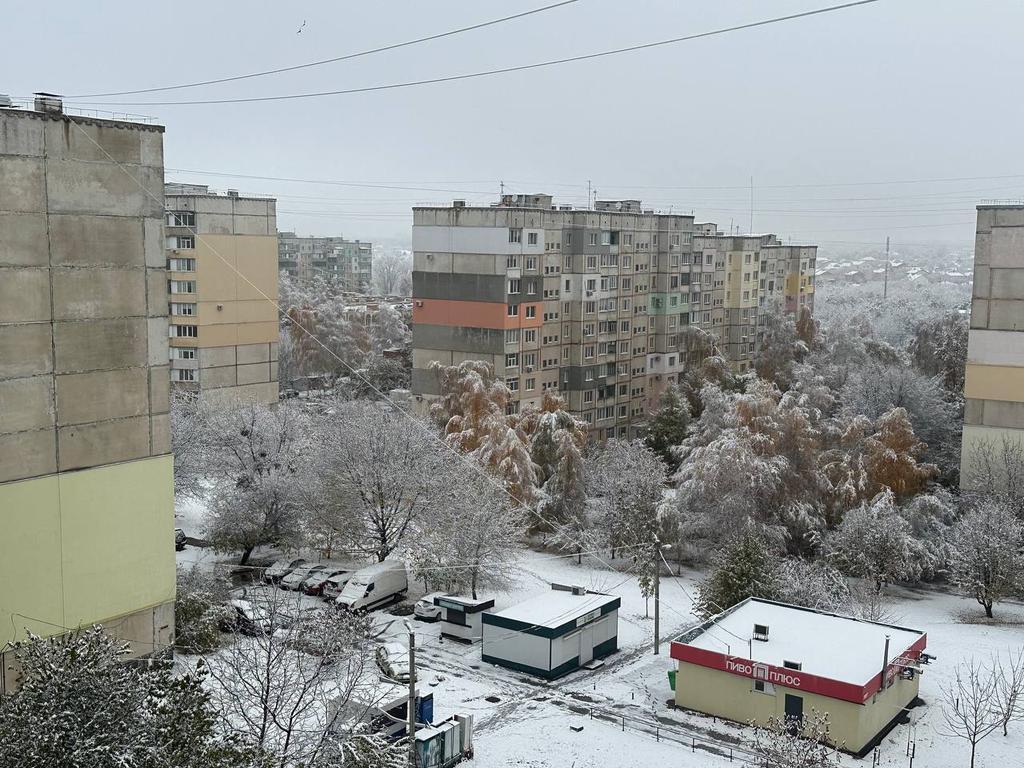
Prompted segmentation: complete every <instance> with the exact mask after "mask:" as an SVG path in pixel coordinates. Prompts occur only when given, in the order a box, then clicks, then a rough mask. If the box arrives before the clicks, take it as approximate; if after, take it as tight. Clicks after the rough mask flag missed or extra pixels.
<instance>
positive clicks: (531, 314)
mask: <svg viewBox="0 0 1024 768" xmlns="http://www.w3.org/2000/svg"><path fill="white" fill-rule="evenodd" d="M535 317H537V307H535V306H534V305H532V304H531V305H529V306H528V307H527V308H526V319H527V320H532V319H533V318H535Z"/></svg>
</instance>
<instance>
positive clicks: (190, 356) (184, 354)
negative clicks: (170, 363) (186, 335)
mask: <svg viewBox="0 0 1024 768" xmlns="http://www.w3.org/2000/svg"><path fill="white" fill-rule="evenodd" d="M169 357H170V359H171V360H195V359H196V348H195V347H170V355H169Z"/></svg>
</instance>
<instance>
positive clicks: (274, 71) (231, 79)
mask: <svg viewBox="0 0 1024 768" xmlns="http://www.w3.org/2000/svg"><path fill="white" fill-rule="evenodd" d="M577 2H579V0H563V2H560V3H553V4H552V5H545V6H544V7H542V8H534V9H533V10H530V11H523V12H522V13H516V14H513V15H512V16H503V17H502V18H500V19H492V20H491V21H484V22H481V23H479V24H473V25H471V26H468V27H459V28H458V29H452V30H449V31H447V32H441V33H438V34H436V35H428V36H427V37H420V38H417V39H415V40H406V41H405V42H403V43H392V44H391V45H383V46H380V47H379V48H371V49H369V50H366V51H359V52H358V53H348V54H345V55H344V56H335V57H334V58H331V59H320V60H319V61H310V62H308V63H306V64H295V65H293V66H290V67H280V68H278V69H268V70H264V71H262V72H251V73H249V74H246V75H234V76H232V77H220V78H217V79H214V80H199V81H196V82H194V83H182V84H181V85H164V86H160V87H158V88H142V89H139V90H137V91H111V92H108V93H83V94H79V95H77V96H68V98H69V99H94V98H100V97H103V96H131V95H133V94H136V93H156V92H158V91H177V90H181V89H183V88H198V87H200V86H204V85H216V84H217V83H231V82H235V81H238V80H249V79H252V78H254V77H266V76H267V75H279V74H281V73H282V72H294V71H295V70H298V69H309V68H310V67H319V66H322V65H324V64H334V63H335V62H338V61H348V60H349V59H358V58H360V57H362V56H370V55H372V54H374V53H383V52H384V51H393V50H395V49H397V48H405V47H407V46H410V45H419V44H420V43H426V42H429V41H431V40H440V39H441V38H443V37H452V36H454V35H460V34H462V33H463V32H472V31H473V30H476V29H483V28H484V27H492V26H494V25H496V24H503V23H504V22H506V21H513V20H515V19H521V18H523V17H524V16H532V15H533V14H535V13H543V12H544V11H550V10H552V9H553V8H560V7H561V6H563V5H572V4H573V3H577Z"/></svg>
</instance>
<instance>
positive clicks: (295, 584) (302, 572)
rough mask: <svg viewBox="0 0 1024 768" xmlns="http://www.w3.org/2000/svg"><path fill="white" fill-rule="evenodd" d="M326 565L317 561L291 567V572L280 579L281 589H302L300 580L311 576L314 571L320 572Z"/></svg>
mask: <svg viewBox="0 0 1024 768" xmlns="http://www.w3.org/2000/svg"><path fill="white" fill-rule="evenodd" d="M326 570H327V566H326V565H321V564H319V563H304V564H303V565H300V566H298V567H297V568H295V569H293V570H292V572H291V573H289V574H287V575H286V576H285V577H284V578H283V579H281V584H280V586H281V589H298V590H301V589H302V582H304V581H305V580H306V579H308V578H309V577H310V576H312V575H313V574H314V573H321V572H322V571H326Z"/></svg>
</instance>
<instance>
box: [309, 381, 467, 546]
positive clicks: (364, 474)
mask: <svg viewBox="0 0 1024 768" xmlns="http://www.w3.org/2000/svg"><path fill="white" fill-rule="evenodd" d="M334 410H335V413H334V417H333V422H332V424H331V426H330V427H329V436H328V445H327V450H326V451H325V452H324V454H323V462H322V466H321V468H320V475H321V477H322V478H323V479H324V482H325V484H326V486H327V491H326V492H327V493H328V494H329V495H330V497H331V499H332V500H333V504H334V510H335V512H336V519H337V521H338V522H337V526H336V528H337V530H338V531H341V532H345V533H346V535H347V536H348V538H349V541H350V543H351V544H352V546H353V548H355V549H358V550H361V551H363V552H365V553H366V554H367V555H373V556H374V557H376V558H377V560H379V561H383V560H384V559H386V558H387V557H388V555H390V554H391V553H392V552H393V551H394V550H395V549H396V548H397V547H398V546H399V545H400V544H402V543H403V542H404V540H405V538H406V535H407V533H409V532H410V531H411V526H412V524H413V521H414V520H415V519H416V517H417V516H418V515H419V514H420V513H421V511H422V510H424V509H425V508H426V507H427V506H428V505H430V504H432V503H434V502H441V501H442V499H443V498H444V496H445V494H446V493H447V492H449V490H450V488H447V487H446V477H445V469H446V467H447V466H449V465H448V464H446V463H445V459H446V457H445V454H446V453H448V450H447V449H446V448H445V447H444V446H442V445H439V444H438V441H437V439H436V438H435V437H434V435H433V432H432V430H431V429H430V427H429V426H428V425H426V424H423V423H420V422H417V421H416V419H415V418H414V417H412V416H409V415H407V414H405V413H402V412H399V411H398V410H396V409H394V408H392V407H390V406H387V405H382V404H379V403H371V402H366V401H353V402H348V403H338V404H337V406H336V408H335V409H334Z"/></svg>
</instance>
